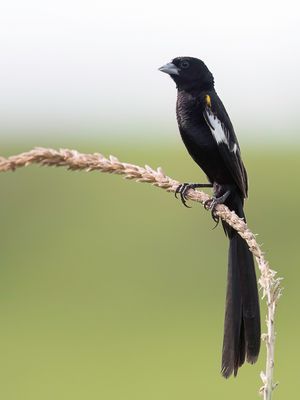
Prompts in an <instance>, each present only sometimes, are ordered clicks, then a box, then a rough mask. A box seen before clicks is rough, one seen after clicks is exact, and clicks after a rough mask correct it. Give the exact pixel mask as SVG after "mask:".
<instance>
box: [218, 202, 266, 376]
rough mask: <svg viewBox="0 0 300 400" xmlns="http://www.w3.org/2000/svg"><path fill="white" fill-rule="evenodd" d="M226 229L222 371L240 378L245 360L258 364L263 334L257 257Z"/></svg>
mask: <svg viewBox="0 0 300 400" xmlns="http://www.w3.org/2000/svg"><path fill="white" fill-rule="evenodd" d="M234 203H235V204H234V207H230V206H232V205H233V204H230V205H229V207H230V208H231V209H234V210H235V211H236V212H237V214H238V215H239V216H240V217H245V215H244V211H243V200H242V199H237V198H235V201H234ZM223 226H224V229H225V231H226V233H227V234H228V236H229V255H228V278H227V294H226V309H225V322H224V339H223V351H222V370H221V372H222V375H223V376H224V377H225V378H228V377H229V376H230V375H231V374H232V373H234V376H236V375H237V372H238V369H239V367H240V366H241V365H243V364H244V362H245V359H246V360H247V361H248V362H249V363H251V364H253V363H255V361H256V360H257V357H258V354H259V349H260V336H261V331H260V312H259V300H258V290H257V282H256V275H255V267H254V261H253V256H252V254H251V252H250V251H249V249H248V246H247V243H246V242H245V241H244V240H243V239H242V238H241V237H240V236H239V235H238V234H237V233H236V231H234V230H233V229H231V228H230V227H229V226H228V225H225V224H223Z"/></svg>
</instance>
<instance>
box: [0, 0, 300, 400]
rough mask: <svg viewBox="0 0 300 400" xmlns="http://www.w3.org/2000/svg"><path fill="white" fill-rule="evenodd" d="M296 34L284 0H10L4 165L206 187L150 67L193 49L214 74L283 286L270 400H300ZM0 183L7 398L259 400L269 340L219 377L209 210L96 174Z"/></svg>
mask: <svg viewBox="0 0 300 400" xmlns="http://www.w3.org/2000/svg"><path fill="white" fill-rule="evenodd" d="M299 26H300V25H299V10H298V7H297V5H296V2H294V1H292V0H287V1H285V2H284V4H283V3H279V2H278V3H276V2H275V3H274V2H271V1H265V2H259V1H257V0H254V1H252V2H251V4H250V3H249V4H248V3H247V4H246V3H242V2H237V1H231V0H229V1H227V2H221V1H214V2H213V3H211V2H202V1H185V2H174V1H170V0H166V1H164V2H158V1H152V2H150V3H142V2H137V1H126V2H121V1H114V2H109V3H106V4H104V3H103V2H99V1H92V0H87V1H82V0H78V1H69V0H60V1H57V0H52V1H51V2H50V1H48V0H45V1H37V0H27V1H21V0H11V1H10V2H6V3H5V4H2V5H1V13H0V51H1V68H0V88H1V96H0V129H1V153H0V155H1V156H9V155H12V154H16V153H18V152H23V151H27V150H29V149H31V148H32V147H34V146H44V147H47V146H51V147H54V148H60V147H64V148H74V149H77V150H79V151H81V152H102V153H104V154H105V155H108V154H114V155H115V156H117V157H119V158H120V160H122V161H127V162H132V163H137V164H140V165H144V164H145V163H147V164H149V165H151V166H152V167H157V166H162V167H163V169H164V170H165V172H166V173H167V174H168V175H169V176H172V177H174V178H176V179H178V180H181V181H192V182H193V181H196V182H197V181H200V182H201V181H202V180H203V179H205V178H204V176H203V174H202V172H201V171H199V169H198V167H197V166H196V165H194V163H193V161H192V160H191V159H190V158H189V156H188V155H187V153H186V150H185V149H184V146H183V144H182V143H181V140H180V137H179V133H178V129H177V124H176V120H175V98H176V91H175V87H174V84H173V82H172V81H171V80H170V79H169V78H168V77H167V76H166V75H164V74H161V73H159V72H158V71H157V68H158V67H159V66H161V65H162V64H164V63H166V62H167V61H170V60H171V59H172V58H174V57H175V56H179V55H191V56H195V57H199V58H202V59H203V60H204V61H205V62H206V63H207V65H208V66H209V68H210V69H211V70H212V71H213V73H214V76H215V81H216V88H217V91H218V93H219V95H220V96H221V98H222V100H223V101H224V103H225V105H226V108H227V110H228V112H229V114H230V116H231V119H232V121H233V123H234V125H235V129H236V132H237V135H238V137H239V141H240V144H241V147H242V153H243V158H244V161H245V164H246V166H247V169H248V175H249V177H250V196H249V200H248V201H247V204H246V212H247V216H248V222H249V225H250V227H251V228H252V230H253V231H254V232H258V233H259V236H258V240H259V242H260V243H262V244H263V249H264V250H265V252H266V254H267V258H268V259H269V261H270V263H271V266H272V267H273V268H274V269H275V270H278V271H279V275H280V276H283V277H284V282H283V286H284V287H285V290H284V296H283V297H282V299H281V301H280V305H279V307H278V313H277V321H276V322H277V328H276V330H277V334H278V338H277V339H278V340H277V344H276V368H275V379H276V380H279V382H280V386H279V387H278V389H277V393H276V394H275V396H276V398H278V399H280V398H281V399H284V398H289V396H290V397H291V396H293V395H294V394H295V393H297V392H298V391H299V389H298V387H297V382H298V359H299V356H300V351H299V348H298V346H297V341H298V337H299V334H300V322H299V319H298V305H299V301H300V295H299V289H298V288H297V286H298V280H299V274H300V273H299V261H298V256H297V250H298V248H299V243H298V242H299V233H298V226H299V206H298V203H299V192H300V190H299V176H298V174H299V169H300V160H299V137H298V131H299V127H300V117H299V112H298V107H299V100H300V90H299V89H300V80H299V72H298V71H299V67H300V55H299V41H300V35H299V34H300V28H299ZM0 179H1V186H0V187H1V189H0V194H1V207H0V221H1V233H0V235H1V241H0V253H1V257H0V260H1V263H0V267H1V269H0V327H1V328H0V355H1V356H0V396H1V398H3V399H6V400H35V399H43V400H47V399H51V400H52V399H53V398H55V399H61V400H67V399H72V400H75V399H76V400H77V399H86V398H87V399H105V400H116V399H122V400H123V399H124V400H125V399H128V400H133V399H139V400H140V399H143V400H150V399H151V400H153V399H155V400H160V399H163V400H166V399H172V400H177V399H178V400H179V399H198V398H203V397H205V398H208V399H216V398H223V399H238V398H241V397H243V399H245V400H247V399H253V398H257V396H258V395H257V393H258V389H259V387H260V386H261V382H260V378H259V373H260V371H261V370H262V369H263V368H264V363H265V350H264V346H262V352H261V356H260V359H259V362H258V363H257V364H256V365H254V366H249V365H247V366H244V367H243V368H242V369H241V370H240V372H239V376H238V378H237V379H233V378H231V379H230V380H229V381H225V380H224V379H223V378H222V377H221V375H220V373H219V370H220V356H221V346H222V331H223V317H224V316H223V313H224V298H225V282H226V269H227V266H226V264H227V241H226V239H225V238H224V235H223V232H222V229H221V228H218V229H216V230H212V228H213V226H214V224H213V222H212V220H211V219H210V216H209V214H208V213H205V212H204V211H203V210H202V208H201V207H200V206H197V205H196V204H193V207H192V208H191V209H189V210H188V209H185V208H184V207H183V206H182V205H181V204H180V202H179V201H176V200H175V199H174V198H173V196H172V195H170V194H167V193H165V192H164V191H162V190H159V189H156V188H152V187H150V185H145V184H136V183H133V182H127V181H124V180H123V179H122V178H120V177H118V176H106V175H104V174H99V173H96V172H94V173H84V172H76V173H75V172H68V171H65V170H63V169H50V168H39V167H29V168H27V169H22V170H19V171H17V172H15V173H6V174H2V175H1V176H0ZM264 317H265V306H264V303H262V322H264ZM263 330H264V325H263Z"/></svg>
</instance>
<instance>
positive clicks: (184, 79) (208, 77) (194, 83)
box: [159, 57, 214, 90]
mask: <svg viewBox="0 0 300 400" xmlns="http://www.w3.org/2000/svg"><path fill="white" fill-rule="evenodd" d="M159 71H161V72H165V73H166V74H168V75H170V77H171V78H172V79H173V80H174V81H175V83H176V86H177V88H178V89H179V90H193V89H211V88H213V87H214V78H213V75H212V73H211V72H210V71H209V69H208V68H207V66H206V65H205V64H204V62H203V61H201V60H199V59H198V58H194V57H176V58H174V59H173V60H172V61H171V62H169V63H167V64H165V65H163V66H162V67H160V68H159Z"/></svg>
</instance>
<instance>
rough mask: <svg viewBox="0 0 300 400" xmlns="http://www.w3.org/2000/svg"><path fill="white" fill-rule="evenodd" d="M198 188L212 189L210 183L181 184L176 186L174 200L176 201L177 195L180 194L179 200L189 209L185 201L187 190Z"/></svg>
mask: <svg viewBox="0 0 300 400" xmlns="http://www.w3.org/2000/svg"><path fill="white" fill-rule="evenodd" d="M198 187H203V188H204V187H205V188H208V187H212V184H211V183H182V184H181V185H178V186H177V188H176V190H175V197H176V199H178V197H177V195H178V194H180V199H181V202H182V204H183V205H184V206H185V207H187V208H191V207H190V206H188V205H187V204H186V201H187V200H188V199H187V196H186V193H187V191H188V190H190V189H195V188H198Z"/></svg>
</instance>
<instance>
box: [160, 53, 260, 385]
mask: <svg viewBox="0 0 300 400" xmlns="http://www.w3.org/2000/svg"><path fill="white" fill-rule="evenodd" d="M160 70H161V71H162V72H166V73H167V74H169V75H170V76H171V78H172V79H173V80H174V81H175V83H176V86H177V91H178V95H177V106H176V114H177V121H178V126H179V131H180V134H181V137H182V140H183V142H184V144H185V146H186V148H187V150H188V152H189V154H190V155H191V157H192V158H193V160H194V161H195V162H196V163H197V164H198V165H199V167H200V168H201V169H202V170H203V171H204V173H205V174H206V175H207V178H208V180H209V182H210V184H211V186H213V194H214V200H213V202H212V203H210V204H209V206H210V207H211V209H212V213H213V209H214V207H215V205H216V204H219V203H221V202H222V203H224V204H225V205H227V206H228V207H229V208H230V209H231V210H234V211H235V212H236V213H237V215H238V216H239V217H241V218H244V219H245V214H244V210H243V205H244V199H245V198H246V197H247V194H248V183H247V173H246V169H245V167H244V164H243V162H242V159H241V152H240V147H239V144H238V140H237V137H236V135H235V132H234V129H233V126H232V123H231V121H230V118H229V116H228V114H227V112H226V110H225V107H224V105H223V103H222V101H221V100H220V98H219V97H218V95H217V93H216V91H215V88H214V78H213V75H212V74H211V72H210V71H209V69H208V68H207V67H206V65H205V64H204V62H203V61H201V60H199V59H197V58H192V57H177V58H175V59H174V60H173V61H172V62H171V63H168V64H166V65H164V66H163V67H161V68H160ZM197 186H205V184H202V185H201V184H191V185H184V186H182V187H180V188H178V191H179V192H180V193H181V197H182V200H183V202H184V204H185V200H186V199H185V192H186V190H187V189H188V188H190V187H193V188H195V187H197ZM206 186H209V184H208V185H206ZM223 227H224V230H225V233H226V234H227V235H228V237H229V256H228V278H227V294H226V308H225V322H224V338H223V351H222V368H221V372H222V374H223V376H224V377H226V378H227V377H229V376H230V375H231V374H232V373H234V375H236V374H237V371H238V368H239V367H240V366H241V365H242V364H243V363H244V361H245V359H246V360H247V361H248V362H250V363H254V362H255V361H256V360H257V357H258V354H259V349H260V335H261V332H260V312H259V300H258V290H257V283H256V275H255V267H254V262H253V256H252V254H251V253H250V251H249V249H248V247H247V244H246V243H245V241H244V240H243V239H242V238H241V237H240V236H239V235H238V234H237V233H236V231H235V230H233V229H232V228H231V227H230V226H228V225H227V224H226V223H223Z"/></svg>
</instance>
